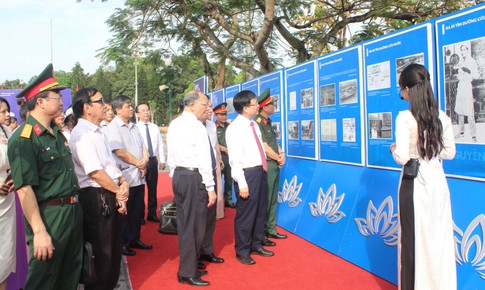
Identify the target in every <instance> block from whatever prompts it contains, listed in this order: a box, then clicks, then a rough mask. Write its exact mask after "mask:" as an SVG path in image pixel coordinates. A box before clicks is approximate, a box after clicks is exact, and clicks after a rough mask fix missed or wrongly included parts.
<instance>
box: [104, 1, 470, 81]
mask: <svg viewBox="0 0 485 290" xmlns="http://www.w3.org/2000/svg"><path fill="white" fill-rule="evenodd" d="M473 4H476V3H475V2H473V1H467V0H457V1H449V0H444V1H416V0H393V1H390V0H338V1H337V0H330V1H328V0H299V1H297V0H280V1H275V0H264V1H263V0H241V1H240V0H238V1H236V0H199V1H195V0H170V1H167V0H128V1H127V2H126V3H125V6H124V7H123V8H122V9H118V10H117V11H116V13H115V14H113V15H112V16H111V17H110V19H109V20H108V22H107V23H108V25H109V26H110V27H111V30H112V32H113V38H112V39H111V40H110V42H109V45H108V47H106V49H105V50H104V52H103V56H104V58H105V59H106V60H115V61H117V60H119V59H122V58H123V57H126V56H129V55H131V54H132V53H133V51H134V50H144V51H150V50H160V51H161V52H163V54H167V53H169V51H170V49H171V50H173V51H174V52H175V51H176V52H177V53H185V54H188V55H191V56H194V57H197V58H199V59H200V61H201V62H202V65H203V69H204V73H205V74H207V75H208V76H209V80H210V81H209V83H210V87H211V88H212V89H217V88H220V87H222V86H224V84H226V83H227V81H226V80H225V77H226V75H227V73H226V71H225V70H226V69H227V66H226V63H227V61H229V62H230V63H231V65H232V66H234V67H235V68H237V69H238V70H241V71H243V72H245V74H247V75H248V76H249V77H251V76H253V77H254V76H258V75H261V74H263V73H267V72H270V71H273V70H274V69H275V68H277V67H279V66H281V65H282V59H286V60H289V59H291V60H293V62H292V63H300V62H303V61H306V60H308V59H310V58H313V57H317V56H319V55H321V54H323V53H326V52H329V51H331V50H334V49H339V48H343V47H345V46H348V45H350V44H353V43H356V42H359V41H363V40H367V39H371V38H374V37H376V36H379V35H382V34H384V33H387V32H390V31H394V30H396V29H400V28H404V27H407V26H409V25H413V24H416V23H419V22H422V21H425V20H428V19H431V18H434V17H437V16H439V15H442V14H446V13H449V12H452V11H455V10H457V9H461V8H464V7H466V6H470V5H473ZM356 26H357V27H359V31H358V32H357V33H355V34H353V35H352V28H353V27H356ZM174 39H175V40H176V42H175V43H174V41H173V40H174ZM332 39H336V41H335V42H334V43H333V44H332V43H331V40H332ZM170 45H175V47H170ZM211 63H212V64H211Z"/></svg>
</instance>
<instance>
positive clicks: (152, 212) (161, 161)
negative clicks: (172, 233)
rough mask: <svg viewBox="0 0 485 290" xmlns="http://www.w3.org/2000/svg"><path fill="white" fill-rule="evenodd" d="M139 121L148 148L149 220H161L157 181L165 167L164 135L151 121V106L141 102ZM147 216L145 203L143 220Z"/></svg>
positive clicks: (139, 105)
mask: <svg viewBox="0 0 485 290" xmlns="http://www.w3.org/2000/svg"><path fill="white" fill-rule="evenodd" d="M136 115H137V116H138V120H139V121H138V122H137V123H136V126H137V127H138V130H139V131H140V133H141V136H142V137H143V142H144V143H145V146H146V147H147V150H148V164H147V174H146V176H145V179H146V184H147V191H148V207H147V208H148V213H147V220H149V221H152V222H160V220H159V219H158V217H157V183H158V169H159V168H160V170H164V169H165V153H164V149H163V147H164V146H163V140H162V135H161V134H160V129H158V126H157V125H155V124H153V123H152V122H150V118H151V112H150V106H148V104H146V103H140V104H138V105H137V106H136ZM144 218H145V205H144V204H143V214H142V220H143V219H144Z"/></svg>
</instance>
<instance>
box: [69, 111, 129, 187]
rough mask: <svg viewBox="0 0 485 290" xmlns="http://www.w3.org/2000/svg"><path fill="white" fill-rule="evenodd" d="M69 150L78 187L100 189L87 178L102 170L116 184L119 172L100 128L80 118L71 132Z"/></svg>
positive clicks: (97, 184)
mask: <svg viewBox="0 0 485 290" xmlns="http://www.w3.org/2000/svg"><path fill="white" fill-rule="evenodd" d="M69 148H71V152H72V161H73V163H74V171H75V173H76V176H77V179H78V181H79V187H81V188H86V187H101V185H100V184H99V183H97V182H96V181H95V180H94V179H92V178H91V177H90V176H89V174H90V173H93V172H94V171H97V170H104V171H105V172H106V173H107V174H108V176H109V177H111V179H112V180H113V182H114V183H116V184H118V181H119V178H120V177H121V171H120V170H119V169H118V167H117V166H116V162H115V160H114V158H113V155H112V154H111V152H110V150H109V148H108V145H107V144H106V141H105V138H104V136H103V132H102V129H101V127H98V126H96V125H95V124H93V123H91V122H89V121H87V120H85V119H82V118H80V119H79V120H78V123H77V125H76V127H74V129H73V130H72V132H71V140H70V141H69Z"/></svg>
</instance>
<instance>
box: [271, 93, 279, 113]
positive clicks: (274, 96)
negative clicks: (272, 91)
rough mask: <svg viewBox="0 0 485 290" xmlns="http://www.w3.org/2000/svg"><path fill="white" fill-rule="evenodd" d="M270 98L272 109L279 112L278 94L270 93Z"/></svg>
mask: <svg viewBox="0 0 485 290" xmlns="http://www.w3.org/2000/svg"><path fill="white" fill-rule="evenodd" d="M271 99H272V100H273V104H274V111H275V112H279V111H280V95H272V96H271Z"/></svg>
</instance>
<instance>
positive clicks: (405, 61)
mask: <svg viewBox="0 0 485 290" xmlns="http://www.w3.org/2000/svg"><path fill="white" fill-rule="evenodd" d="M412 63H417V64H420V65H424V53H422V52H421V53H417V54H413V55H408V56H405V57H401V58H397V59H396V86H397V87H399V77H400V76H401V72H402V71H403V70H404V69H405V68H406V67H407V66H408V65H410V64H412Z"/></svg>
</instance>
